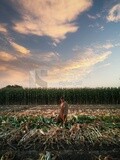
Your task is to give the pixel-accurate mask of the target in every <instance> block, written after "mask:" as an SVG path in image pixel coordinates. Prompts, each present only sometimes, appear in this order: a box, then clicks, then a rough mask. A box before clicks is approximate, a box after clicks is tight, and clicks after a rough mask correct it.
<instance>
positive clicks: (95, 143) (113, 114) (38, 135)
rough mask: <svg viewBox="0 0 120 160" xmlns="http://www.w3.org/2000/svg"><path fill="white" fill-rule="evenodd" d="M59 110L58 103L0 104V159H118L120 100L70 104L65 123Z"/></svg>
mask: <svg viewBox="0 0 120 160" xmlns="http://www.w3.org/2000/svg"><path fill="white" fill-rule="evenodd" d="M58 113H59V106H58V105H34V106H33V105H5V106H4V105H1V106H0V148H1V151H0V157H1V159H2V160H7V159H11V160H12V159H13V160H14V159H17V160H19V159H24V160H25V159H26V160H27V159H29V160H34V159H35V160H36V159H38V160H50V159H52V160H62V159H67V160H69V159H81V160H84V159H86V160H87V159H88V160H89V159H93V160H108V159H113V160H114V159H115V160H119V159H120V149H119V148H120V106H119V104H118V105H69V114H68V121H67V124H66V125H65V126H61V124H57V123H56V117H57V115H58Z"/></svg>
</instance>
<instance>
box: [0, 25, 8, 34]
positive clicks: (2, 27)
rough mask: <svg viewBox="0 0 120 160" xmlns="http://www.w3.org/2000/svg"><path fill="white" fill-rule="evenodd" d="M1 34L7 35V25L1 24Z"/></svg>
mask: <svg viewBox="0 0 120 160" xmlns="http://www.w3.org/2000/svg"><path fill="white" fill-rule="evenodd" d="M0 32H2V33H7V29H6V25H5V24H0Z"/></svg>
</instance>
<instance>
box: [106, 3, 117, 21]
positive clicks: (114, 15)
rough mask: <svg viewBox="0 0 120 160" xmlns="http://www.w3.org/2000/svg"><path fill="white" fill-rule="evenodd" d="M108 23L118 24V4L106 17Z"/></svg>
mask: <svg viewBox="0 0 120 160" xmlns="http://www.w3.org/2000/svg"><path fill="white" fill-rule="evenodd" d="M106 18H107V20H108V22H119V21H120V4H116V5H115V6H113V7H112V8H111V9H110V10H109V13H108V16H107V17H106Z"/></svg>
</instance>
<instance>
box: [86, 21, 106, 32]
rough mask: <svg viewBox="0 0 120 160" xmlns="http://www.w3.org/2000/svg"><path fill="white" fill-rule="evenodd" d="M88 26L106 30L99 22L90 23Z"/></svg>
mask: <svg viewBox="0 0 120 160" xmlns="http://www.w3.org/2000/svg"><path fill="white" fill-rule="evenodd" d="M88 27H90V28H97V29H98V30H101V31H103V30H104V26H103V25H101V24H99V23H95V24H94V25H93V24H89V25H88Z"/></svg>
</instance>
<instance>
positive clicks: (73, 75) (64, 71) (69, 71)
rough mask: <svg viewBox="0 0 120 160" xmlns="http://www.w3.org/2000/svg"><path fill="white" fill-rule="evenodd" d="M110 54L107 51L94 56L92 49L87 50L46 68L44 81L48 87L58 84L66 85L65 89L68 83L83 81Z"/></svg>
mask: <svg viewBox="0 0 120 160" xmlns="http://www.w3.org/2000/svg"><path fill="white" fill-rule="evenodd" d="M111 53H112V52H111V51H107V52H102V53H99V54H98V53H97V54H96V53H95V52H94V50H93V49H91V48H89V49H87V50H85V51H84V52H83V53H81V52H80V53H78V54H77V55H75V57H73V58H72V59H70V60H67V61H61V62H60V63H59V66H52V65H51V67H49V68H48V75H47V77H45V78H44V80H45V81H46V82H48V83H49V84H50V85H52V84H53V86H54V83H55V84H57V85H58V86H59V82H62V83H64V84H65V83H66V87H67V84H68V82H76V81H79V80H81V79H83V78H84V76H86V75H88V74H89V73H90V72H91V71H92V67H94V66H95V65H96V64H98V63H100V62H103V61H105V60H106V59H107V58H108V57H109V55H110V54H111ZM59 75H60V76H59ZM58 76H59V78H58ZM62 83H61V84H62Z"/></svg>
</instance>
